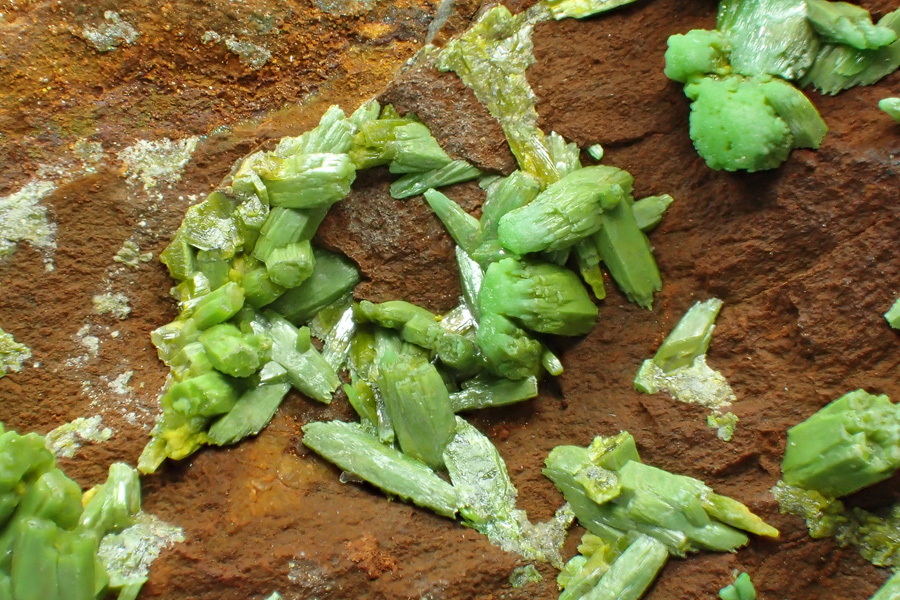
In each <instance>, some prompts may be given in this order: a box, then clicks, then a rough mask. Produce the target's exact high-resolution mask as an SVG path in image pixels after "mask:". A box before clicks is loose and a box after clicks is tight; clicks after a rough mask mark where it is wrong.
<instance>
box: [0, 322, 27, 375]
mask: <svg viewBox="0 0 900 600" xmlns="http://www.w3.org/2000/svg"><path fill="white" fill-rule="evenodd" d="M29 358H31V350H29V349H28V346H25V345H24V344H20V343H18V342H17V341H16V340H15V339H14V338H13V336H12V334H11V333H6V332H5V331H3V330H2V329H0V377H3V376H5V375H6V374H7V373H8V372H9V371H12V372H14V373H18V372H19V371H21V370H22V363H23V362H25V361H26V360H28V359H29Z"/></svg>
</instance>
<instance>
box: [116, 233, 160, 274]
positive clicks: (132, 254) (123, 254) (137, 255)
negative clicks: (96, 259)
mask: <svg viewBox="0 0 900 600" xmlns="http://www.w3.org/2000/svg"><path fill="white" fill-rule="evenodd" d="M113 260H114V261H116V262H117V263H121V264H123V265H125V266H126V267H130V268H132V269H137V268H139V267H140V266H141V263H146V262H150V261H151V260H153V253H152V252H143V253H142V252H141V248H140V246H138V245H137V244H136V243H134V242H133V241H131V240H125V243H124V244H122V247H121V248H119V251H118V252H116V255H115V256H113Z"/></svg>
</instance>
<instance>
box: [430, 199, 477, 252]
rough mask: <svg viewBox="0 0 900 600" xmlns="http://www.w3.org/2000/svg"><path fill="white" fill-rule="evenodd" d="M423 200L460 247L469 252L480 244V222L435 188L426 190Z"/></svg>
mask: <svg viewBox="0 0 900 600" xmlns="http://www.w3.org/2000/svg"><path fill="white" fill-rule="evenodd" d="M425 201H426V202H428V206H430V207H431V209H432V210H433V211H434V212H435V214H436V215H437V216H438V218H439V219H440V220H441V222H442V223H443V224H444V227H446V228H447V231H448V232H449V233H450V237H452V238H453V241H454V242H456V244H457V245H458V246H459V247H460V248H462V249H463V250H465V251H466V252H468V253H469V254H471V253H472V252H473V251H474V250H476V249H477V248H478V246H479V245H480V244H481V224H480V223H479V222H478V219H476V218H475V217H473V216H472V215H470V214H469V213H467V212H466V211H464V210H463V209H462V207H460V205H459V204H457V203H456V202H454V201H453V200H451V199H450V198H448V197H447V196H445V195H444V194H442V193H440V192H439V191H437V190H433V189H432V190H426V191H425Z"/></svg>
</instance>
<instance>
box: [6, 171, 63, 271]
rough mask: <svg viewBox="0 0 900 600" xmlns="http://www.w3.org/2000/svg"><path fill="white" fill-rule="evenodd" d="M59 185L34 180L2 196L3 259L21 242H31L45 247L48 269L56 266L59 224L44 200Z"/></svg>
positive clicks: (43, 250)
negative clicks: (42, 201) (49, 215)
mask: <svg viewBox="0 0 900 600" xmlns="http://www.w3.org/2000/svg"><path fill="white" fill-rule="evenodd" d="M55 189H56V184H54V183H53V182H51V181H32V182H31V183H28V184H27V185H25V187H23V188H22V189H20V190H19V191H18V192H15V193H14V194H10V195H9V196H5V197H2V198H0V259H2V258H4V257H6V256H9V255H11V254H12V253H13V252H15V251H16V247H17V245H18V244H19V242H28V243H30V244H31V245H32V246H34V247H35V248H37V249H39V250H40V251H42V253H43V254H44V262H45V264H46V265H47V270H48V271H52V270H53V258H52V253H53V250H54V249H55V248H56V224H55V223H52V222H50V220H49V218H48V216H47V207H46V206H43V205H41V200H43V199H44V198H45V197H46V196H47V195H49V194H50V193H51V192H52V191H53V190H55Z"/></svg>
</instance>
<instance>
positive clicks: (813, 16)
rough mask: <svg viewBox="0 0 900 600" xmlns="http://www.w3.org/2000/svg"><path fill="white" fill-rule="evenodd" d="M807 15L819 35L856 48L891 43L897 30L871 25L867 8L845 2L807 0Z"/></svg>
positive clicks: (832, 41) (864, 48) (877, 46)
mask: <svg viewBox="0 0 900 600" xmlns="http://www.w3.org/2000/svg"><path fill="white" fill-rule="evenodd" d="M806 10H807V18H808V19H809V22H810V23H812V26H813V28H815V30H816V32H817V33H818V34H819V36H821V38H822V39H823V40H824V41H826V42H829V43H832V44H844V45H846V46H852V47H853V48H856V49H858V50H867V49H868V50H872V49H875V48H881V47H882V46H887V45H888V44H891V43H893V42H894V41H896V39H897V33H896V32H895V31H894V30H892V29H890V28H888V27H885V26H883V25H873V24H872V16H871V15H870V14H869V11H867V10H866V9H864V8H862V7H860V6H856V5H855V4H849V3H847V2H829V1H828V0H806Z"/></svg>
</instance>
